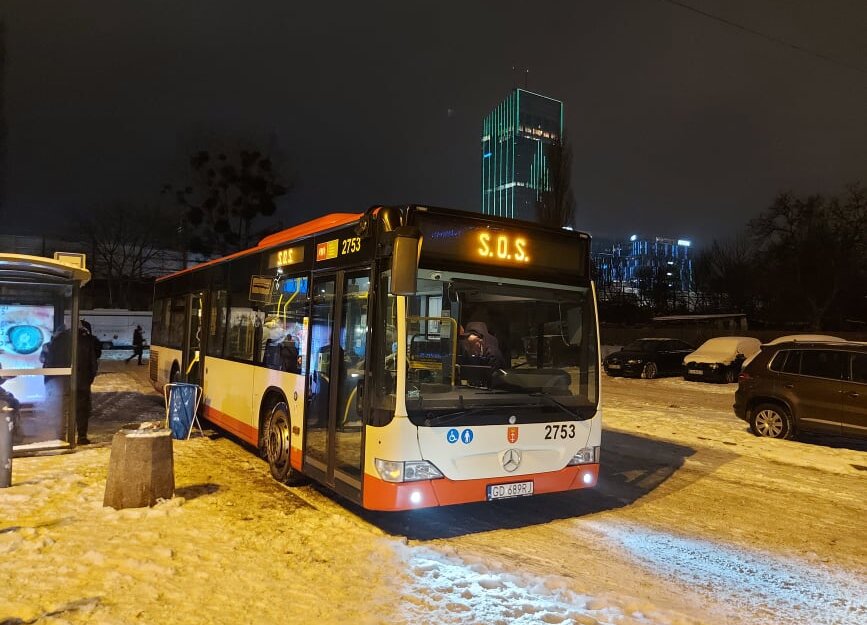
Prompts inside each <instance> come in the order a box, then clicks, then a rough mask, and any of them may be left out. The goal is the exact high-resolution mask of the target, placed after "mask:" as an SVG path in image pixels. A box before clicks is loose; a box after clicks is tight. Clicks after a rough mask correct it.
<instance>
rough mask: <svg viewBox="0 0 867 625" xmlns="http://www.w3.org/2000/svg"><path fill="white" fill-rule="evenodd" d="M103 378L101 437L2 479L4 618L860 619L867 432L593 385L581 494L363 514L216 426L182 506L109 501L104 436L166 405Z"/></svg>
mask: <svg viewBox="0 0 867 625" xmlns="http://www.w3.org/2000/svg"><path fill="white" fill-rule="evenodd" d="M104 371H105V372H104V373H103V374H101V375H100V376H99V378H97V383H96V385H95V387H94V392H95V396H94V400H95V406H97V408H96V410H97V411H98V415H97V417H96V418H95V419H94V422H93V425H92V428H91V430H92V431H93V432H94V433H95V434H94V437H93V438H95V439H96V441H97V444H96V445H95V446H92V447H89V448H84V449H81V450H79V451H77V452H76V453H74V454H71V455H63V456H50V457H39V458H26V459H16V460H15V462H14V466H13V486H12V488H8V489H3V490H0V623H2V624H3V625H7V623H8V624H11V623H19V622H38V623H46V624H59V623H100V624H103V623H105V624H113V623H131V622H140V623H162V622H179V623H233V624H234V623H264V622H272V623H325V624H328V623H335V624H336V623H446V624H470V623H503V624H506V623H510V624H511V623H522V624H535V623H618V624H619V623H622V624H633V623H634V624H639V623H642V624H643V623H660V624H663V623H665V624H669V623H762V624H765V623H767V624H772V623H810V624H813V623H828V624H831V623H834V624H837V623H841V624H843V623H852V624H853V625H854V624H856V623H858V624H862V623H865V622H867V565H865V563H867V540H865V539H864V537H865V536H867V514H865V513H867V471H865V469H867V445H865V444H864V443H860V442H857V441H852V440H845V439H839V440H833V439H821V440H811V441H808V442H791V441H769V440H762V439H757V438H754V437H753V436H752V435H750V434H749V433H748V432H747V431H746V428H745V424H743V423H742V422H741V421H739V420H737V419H736V418H735V417H734V415H733V414H732V412H731V408H730V406H731V398H732V394H733V392H734V386H733V385H729V386H725V385H718V386H717V385H704V384H701V383H688V382H683V381H682V380H679V379H661V380H650V381H647V380H623V379H606V380H605V381H604V384H603V394H604V395H603V397H604V402H605V426H606V431H605V433H604V438H603V469H602V472H601V475H600V482H599V486H598V487H597V488H596V489H595V490H593V491H584V492H578V493H571V494H563V495H553V496H541V497H536V498H531V499H521V500H510V501H503V502H496V503H495V504H474V505H469V506H462V507H453V508H444V509H438V510H423V511H417V512H413V513H407V514H379V513H370V512H364V511H361V510H358V509H357V508H355V507H354V506H350V505H347V504H345V503H343V502H341V501H340V500H338V499H336V498H334V497H332V496H330V495H328V494H326V493H324V492H322V491H321V490H319V489H318V488H316V487H314V486H304V487H300V488H286V487H282V486H280V485H278V484H276V483H275V482H274V481H273V480H271V478H270V475H269V473H268V468H267V465H266V464H265V463H264V462H262V461H261V460H260V459H258V458H257V457H256V456H255V455H253V454H252V453H251V452H250V450H249V449H247V448H244V447H242V446H240V445H239V444H238V443H236V442H235V441H233V440H232V439H229V438H226V437H224V436H220V435H214V436H212V437H208V438H198V437H196V438H193V439H192V440H190V441H186V442H178V441H175V446H174V450H175V478H176V485H177V489H176V497H175V498H174V499H172V500H171V501H167V502H162V503H160V504H158V505H157V506H155V507H154V508H152V509H136V510H124V511H114V510H112V509H105V508H103V507H102V497H103V493H104V488H105V477H106V470H107V466H108V455H109V448H108V441H109V440H110V436H111V434H112V433H113V432H114V431H116V429H117V427H118V426H119V424H122V423H126V422H128V421H132V420H148V419H153V418H158V417H159V415H160V413H161V407H160V400H161V398H160V397H159V396H157V395H156V394H153V393H151V392H150V391H149V390H148V387H147V382H146V380H145V377H144V376H145V375H146V367H136V366H135V365H124V364H123V363H122V362H119V363H106V365H105V366H104Z"/></svg>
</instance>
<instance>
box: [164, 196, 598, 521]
mask: <svg viewBox="0 0 867 625" xmlns="http://www.w3.org/2000/svg"><path fill="white" fill-rule="evenodd" d="M589 253H590V237H589V236H588V235H586V234H584V233H579V232H573V231H569V230H565V229H552V228H544V227H541V226H539V225H538V224H533V223H529V222H522V221H516V220H510V219H502V218H496V217H490V216H484V215H480V214H477V213H466V212H459V211H454V210H448V209H442V208H433V207H425V206H406V207H375V208H372V209H370V210H368V211H367V212H365V213H362V214H334V215H328V216H326V217H321V218H319V219H315V220H313V221H310V222H308V223H304V224H301V225H299V226H296V227H294V228H289V229H288V230H284V231H282V232H279V233H276V234H273V235H271V236H268V237H266V238H265V239H263V240H262V241H261V242H260V243H259V244H258V245H257V246H256V247H254V248H251V249H247V250H244V251H242V252H238V253H236V254H233V255H231V256H227V257H225V258H221V259H218V260H214V261H210V262H207V263H204V264H201V265H198V266H196V267H193V268H191V269H187V270H184V271H181V272H178V273H175V274H172V275H169V276H166V277H164V278H161V279H159V280H158V281H157V283H156V287H155V301H154V313H153V330H152V337H153V340H152V348H151V361H150V375H151V379H152V380H153V382H154V384H155V386H156V387H157V388H160V389H161V388H162V386H163V385H164V384H166V383H167V382H170V381H178V380H182V381H188V382H192V383H196V384H199V385H201V386H202V387H203V397H204V399H203V408H202V409H203V416H204V417H205V418H206V419H207V420H208V421H210V422H212V423H213V424H215V425H216V426H218V427H220V428H222V429H224V430H226V431H228V432H229V433H231V434H233V435H235V436H236V437H238V438H240V439H242V440H244V441H246V442H248V443H250V444H251V445H254V446H256V447H257V448H258V449H259V450H260V452H261V453H262V454H263V456H264V457H265V458H266V459H267V461H268V463H269V465H270V468H271V473H272V475H273V476H274V477H275V478H276V479H277V480H280V481H282V482H285V483H292V482H295V481H297V480H299V479H301V478H310V479H313V480H316V481H318V482H320V483H322V484H324V485H325V486H327V487H329V488H331V489H333V490H334V491H335V492H336V493H338V494H340V495H342V496H344V497H346V498H348V499H350V500H352V501H354V502H356V503H358V504H360V505H361V506H363V507H364V508H368V509H374V510H408V509H414V508H422V507H430V506H442V505H450V504H458V503H465V502H473V501H491V500H496V499H502V498H511V497H521V496H528V495H538V494H542V493H551V492H557V491H566V490H571V489H579V488H585V487H590V486H593V485H595V484H596V480H597V475H598V469H599V455H600V440H601V428H602V423H601V420H602V417H601V410H600V400H599V375H600V374H599V372H600V366H599V339H598V336H599V334H598V321H597V314H596V297H595V292H594V286H593V284H592V282H591V279H590V264H589V258H590V256H589ZM479 339H481V343H482V344H483V348H482V349H479V347H478V346H479V344H480V340H479Z"/></svg>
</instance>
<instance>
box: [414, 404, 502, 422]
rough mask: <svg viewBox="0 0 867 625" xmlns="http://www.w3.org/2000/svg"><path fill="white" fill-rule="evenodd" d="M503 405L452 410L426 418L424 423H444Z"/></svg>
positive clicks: (496, 408) (499, 407)
mask: <svg viewBox="0 0 867 625" xmlns="http://www.w3.org/2000/svg"><path fill="white" fill-rule="evenodd" d="M501 408H502V406H484V407H482V408H471V409H469V410H459V411H457V412H450V413H448V414H441V415H438V416H436V417H430V418H427V419H425V420H424V424H425V425H427V426H431V425H444V424H446V423H450V422H451V421H457V420H458V419H460V418H461V417H469V416H472V415H477V414H481V413H483V412H490V411H492V410H498V409H501Z"/></svg>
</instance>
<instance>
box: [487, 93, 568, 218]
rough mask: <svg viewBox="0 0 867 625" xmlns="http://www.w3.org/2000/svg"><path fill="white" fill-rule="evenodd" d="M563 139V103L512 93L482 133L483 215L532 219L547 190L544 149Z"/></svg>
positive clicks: (537, 95) (489, 117)
mask: <svg viewBox="0 0 867 625" xmlns="http://www.w3.org/2000/svg"><path fill="white" fill-rule="evenodd" d="M562 134H563V103H562V102H560V101H559V100H554V99H553V98H549V97H547V96H543V95H539V94H538V93H533V92H531V91H526V90H525V89H515V90H514V91H512V92H511V93H510V94H509V95H508V97H506V99H505V100H503V101H502V102H500V103H499V104H498V105H497V106H496V108H494V110H493V111H491V112H490V113H489V114H488V116H487V117H485V121H484V125H483V128H482V212H483V213H484V214H485V215H498V216H501V217H513V218H517V219H528V220H531V221H532V220H535V219H536V199H537V198H538V197H539V193H540V192H541V191H543V190H545V189H547V185H548V158H547V153H546V146H547V145H550V144H551V143H552V142H554V141H556V140H559V139H560V137H561V136H562Z"/></svg>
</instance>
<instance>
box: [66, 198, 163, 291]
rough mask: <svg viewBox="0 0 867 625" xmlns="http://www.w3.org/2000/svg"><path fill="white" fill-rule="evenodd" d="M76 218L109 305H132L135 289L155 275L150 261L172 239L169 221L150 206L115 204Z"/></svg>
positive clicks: (95, 275)
mask: <svg viewBox="0 0 867 625" xmlns="http://www.w3.org/2000/svg"><path fill="white" fill-rule="evenodd" d="M76 221H77V222H78V227H79V229H80V231H81V233H82V235H84V236H85V237H87V239H88V241H89V243H90V249H91V254H92V256H93V265H92V267H93V274H94V278H95V279H101V280H103V281H104V282H105V285H106V290H107V297H108V306H109V307H111V308H129V307H131V303H132V302H134V300H135V298H134V293H133V290H134V289H135V288H136V286H138V285H140V284H141V283H142V281H144V280H146V279H147V278H152V277H153V268H152V267H151V264H152V263H153V261H154V260H155V258H156V257H157V255H158V254H159V252H160V251H161V250H162V249H163V248H164V247H165V243H166V241H167V240H168V239H169V234H170V233H169V230H170V225H169V224H170V222H169V220H167V219H165V215H163V214H162V213H161V211H159V210H155V209H152V208H151V207H146V206H135V205H131V204H122V203H116V204H112V205H107V206H101V207H97V208H95V209H93V210H91V211H88V212H87V213H82V214H79V215H78V217H77V219H76Z"/></svg>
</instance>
